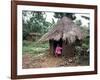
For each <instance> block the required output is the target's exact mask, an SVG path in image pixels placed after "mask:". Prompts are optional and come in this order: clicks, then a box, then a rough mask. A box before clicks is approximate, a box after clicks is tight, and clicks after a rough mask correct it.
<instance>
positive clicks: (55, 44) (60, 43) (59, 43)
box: [53, 39, 63, 52]
mask: <svg viewBox="0 0 100 80" xmlns="http://www.w3.org/2000/svg"><path fill="white" fill-rule="evenodd" d="M62 43H63V41H62V39H60V40H58V41H56V40H54V44H53V47H54V51H55V50H56V47H57V45H59V46H60V47H62ZM61 52H62V50H61Z"/></svg>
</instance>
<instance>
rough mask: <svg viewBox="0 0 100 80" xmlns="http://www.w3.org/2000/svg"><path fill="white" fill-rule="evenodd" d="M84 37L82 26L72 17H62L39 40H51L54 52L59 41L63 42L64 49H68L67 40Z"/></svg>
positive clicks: (71, 41) (68, 41)
mask: <svg viewBox="0 0 100 80" xmlns="http://www.w3.org/2000/svg"><path fill="white" fill-rule="evenodd" d="M82 38H83V34H82V32H81V30H80V28H79V27H78V26H77V25H76V24H75V23H74V22H73V21H72V20H71V19H70V18H68V17H63V18H62V19H60V20H58V21H57V24H55V26H54V27H53V28H52V29H50V30H49V31H48V32H47V33H46V34H44V35H43V36H42V38H41V39H40V40H39V41H40V42H41V41H47V40H49V42H50V49H51V52H52V53H54V50H55V47H56V46H55V45H57V44H58V43H60V44H61V46H62V47H63V49H66V50H67V49H68V48H69V46H68V44H66V43H65V42H66V41H67V43H73V42H75V41H76V39H78V40H81V39H82ZM55 43H56V44H55ZM63 45H64V46H63ZM65 46H66V47H65ZM62 52H65V53H66V54H67V52H66V51H65V50H64V51H63V50H62Z"/></svg>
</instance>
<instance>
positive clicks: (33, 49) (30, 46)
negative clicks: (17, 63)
mask: <svg viewBox="0 0 100 80" xmlns="http://www.w3.org/2000/svg"><path fill="white" fill-rule="evenodd" d="M48 47H49V45H48V43H37V42H32V41H26V40H24V41H23V54H25V53H31V54H33V55H36V54H40V53H44V52H45V51H46V50H48Z"/></svg>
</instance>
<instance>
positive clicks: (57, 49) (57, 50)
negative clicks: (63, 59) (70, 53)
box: [55, 45, 62, 56]
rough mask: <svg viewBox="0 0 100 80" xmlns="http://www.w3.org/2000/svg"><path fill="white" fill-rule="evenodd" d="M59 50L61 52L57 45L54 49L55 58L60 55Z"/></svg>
mask: <svg viewBox="0 0 100 80" xmlns="http://www.w3.org/2000/svg"><path fill="white" fill-rule="evenodd" d="M61 50H62V48H61V47H60V46H59V45H57V47H56V49H55V56H58V55H61Z"/></svg>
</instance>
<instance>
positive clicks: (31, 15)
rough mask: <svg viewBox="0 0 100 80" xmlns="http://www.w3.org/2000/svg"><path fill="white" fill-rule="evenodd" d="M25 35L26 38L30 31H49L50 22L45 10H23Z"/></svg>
mask: <svg viewBox="0 0 100 80" xmlns="http://www.w3.org/2000/svg"><path fill="white" fill-rule="evenodd" d="M22 15H23V17H22V21H23V37H24V38H25V37H26V36H27V35H28V34H29V33H30V32H36V33H41V34H43V33H45V32H47V31H48V27H49V26H50V25H51V23H50V22H47V21H46V14H45V12H39V11H23V12H22Z"/></svg>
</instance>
